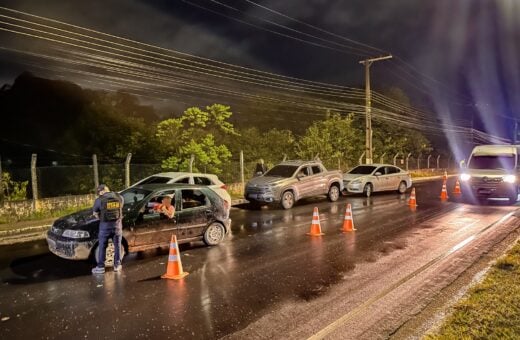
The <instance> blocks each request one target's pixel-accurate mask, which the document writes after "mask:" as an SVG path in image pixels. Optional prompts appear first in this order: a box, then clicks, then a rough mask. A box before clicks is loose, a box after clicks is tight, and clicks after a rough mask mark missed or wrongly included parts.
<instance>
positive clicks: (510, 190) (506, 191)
mask: <svg viewBox="0 0 520 340" xmlns="http://www.w3.org/2000/svg"><path fill="white" fill-rule="evenodd" d="M461 190H462V194H464V193H468V192H471V193H472V194H473V196H475V197H488V198H503V197H505V198H509V197H512V196H514V195H516V194H517V190H518V189H517V184H516V183H504V182H502V183H497V184H494V185H489V184H478V183H477V184H475V183H471V182H461Z"/></svg>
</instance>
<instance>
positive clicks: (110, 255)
mask: <svg viewBox="0 0 520 340" xmlns="http://www.w3.org/2000/svg"><path fill="white" fill-rule="evenodd" d="M93 254H94V256H93V258H94V261H95V262H96V264H97V263H98V260H99V243H98V244H97V245H96V247H95V248H94V250H93ZM119 254H120V255H121V261H122V260H123V258H124V257H125V255H126V251H125V247H124V246H123V242H121V249H120V250H119ZM114 255H115V247H114V243H113V242H112V240H108V244H107V250H106V256H105V267H113V266H114Z"/></svg>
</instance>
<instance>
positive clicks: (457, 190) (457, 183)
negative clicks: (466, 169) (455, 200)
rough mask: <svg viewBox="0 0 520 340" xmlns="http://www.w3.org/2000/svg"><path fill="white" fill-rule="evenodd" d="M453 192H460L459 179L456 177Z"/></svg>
mask: <svg viewBox="0 0 520 340" xmlns="http://www.w3.org/2000/svg"><path fill="white" fill-rule="evenodd" d="M453 194H454V195H460V194H462V191H461V190H460V183H459V180H458V179H457V181H456V182H455V189H453Z"/></svg>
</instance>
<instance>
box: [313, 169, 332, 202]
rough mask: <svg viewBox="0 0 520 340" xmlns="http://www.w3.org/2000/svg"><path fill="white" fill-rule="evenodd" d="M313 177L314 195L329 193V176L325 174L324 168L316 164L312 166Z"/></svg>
mask: <svg viewBox="0 0 520 340" xmlns="http://www.w3.org/2000/svg"><path fill="white" fill-rule="evenodd" d="M311 170H312V178H313V183H314V184H313V193H314V195H323V194H326V193H328V191H329V188H328V187H327V177H326V176H323V171H324V170H323V168H322V167H321V166H320V165H318V164H316V165H313V166H311Z"/></svg>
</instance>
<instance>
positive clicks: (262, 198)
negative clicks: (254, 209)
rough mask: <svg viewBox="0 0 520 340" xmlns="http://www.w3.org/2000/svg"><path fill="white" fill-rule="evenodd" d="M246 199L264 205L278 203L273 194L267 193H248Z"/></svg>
mask: <svg viewBox="0 0 520 340" xmlns="http://www.w3.org/2000/svg"><path fill="white" fill-rule="evenodd" d="M244 198H245V199H246V200H248V201H253V202H263V203H272V202H276V198H275V196H274V194H272V193H266V192H263V193H262V192H254V193H253V192H246V193H245V195H244Z"/></svg>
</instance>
